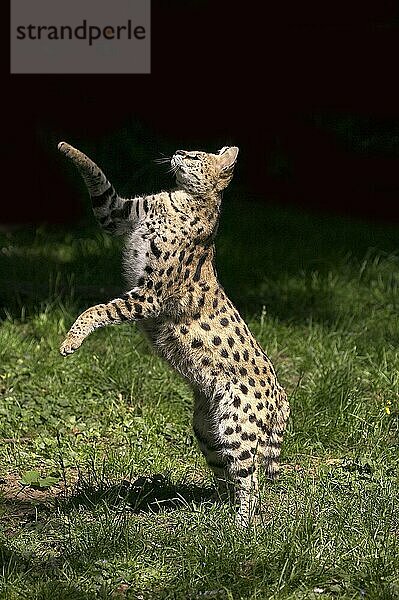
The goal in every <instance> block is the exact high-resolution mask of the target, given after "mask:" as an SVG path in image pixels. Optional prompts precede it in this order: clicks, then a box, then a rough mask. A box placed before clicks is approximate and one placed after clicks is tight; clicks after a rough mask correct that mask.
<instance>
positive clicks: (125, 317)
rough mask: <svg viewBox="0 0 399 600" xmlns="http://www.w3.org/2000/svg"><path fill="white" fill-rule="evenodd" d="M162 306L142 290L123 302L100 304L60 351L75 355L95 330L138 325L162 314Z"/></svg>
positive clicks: (72, 331) (80, 319)
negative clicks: (113, 326) (131, 322)
mask: <svg viewBox="0 0 399 600" xmlns="http://www.w3.org/2000/svg"><path fill="white" fill-rule="evenodd" d="M159 312H160V308H159V302H158V300H157V299H156V298H154V297H153V296H151V295H150V294H149V293H148V290H146V291H144V290H142V289H141V288H135V289H134V290H132V291H131V292H128V293H127V294H125V295H124V296H122V297H121V298H116V299H115V300H111V302H108V303H107V304H97V305H96V306H92V307H91V308H88V309H87V310H85V312H84V313H82V314H81V315H80V316H79V317H78V318H77V319H76V321H75V323H74V324H73V325H72V327H71V329H70V330H69V331H68V333H67V336H66V338H65V340H64V341H63V343H62V344H61V347H60V352H61V354H62V355H63V356H67V355H68V354H72V353H73V352H75V350H77V349H78V348H79V347H80V346H81V345H82V342H83V341H84V339H85V338H86V337H87V336H88V335H90V333H92V332H93V331H94V330H95V329H98V328H99V327H105V326H106V325H118V324H119V323H124V322H126V321H139V320H142V319H147V318H149V317H155V316H157V315H158V314H159Z"/></svg>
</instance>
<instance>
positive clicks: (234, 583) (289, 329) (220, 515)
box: [0, 195, 399, 600]
mask: <svg viewBox="0 0 399 600" xmlns="http://www.w3.org/2000/svg"><path fill="white" fill-rule="evenodd" d="M217 246H218V268H219V273H220V278H221V281H222V283H223V284H224V287H225V288H226V290H227V291H228V293H229V295H230V296H231V297H232V299H233V300H234V301H235V303H236V304H237V305H238V307H239V309H240V310H241V312H242V313H243V314H244V315H245V317H246V318H247V320H248V322H249V324H250V327H251V329H252V331H253V332H254V333H255V335H256V337H257V338H258V339H259V340H260V342H261V343H262V344H263V346H264V348H265V349H266V350H267V352H268V353H269V355H270V356H271V358H272V359H273V362H274V364H275V366H276V368H277V371H278V373H279V378H280V380H281V382H282V383H283V385H284V386H285V387H286V389H287V391H288V394H289V396H290V402H291V407H292V418H291V420H290V424H289V428H288V431H287V434H286V437H285V443H284V450H283V457H282V462H283V468H282V471H281V476H280V478H279V479H278V481H277V482H275V483H274V484H272V485H269V484H267V483H266V482H264V483H263V486H262V507H263V514H262V521H261V522H260V523H259V524H258V525H257V526H256V527H255V528H254V529H251V530H249V531H246V530H244V531H241V530H238V529H237V528H236V527H235V526H234V519H233V515H232V510H231V508H230V507H229V506H227V505H223V504H220V503H216V504H215V503H214V502H213V500H212V498H213V492H214V489H213V484H212V479H211V476H210V473H209V472H208V470H207V468H206V465H205V462H204V460H203V458H202V457H201V455H200V454H199V451H198V449H197V446H196V443H195V441H194V438H193V433H192V430H191V413H192V397H191V393H190V390H189V388H188V387H187V386H186V384H185V383H184V382H183V381H182V380H180V379H179V378H178V377H177V376H176V374H175V373H174V372H172V371H171V370H170V369H169V367H168V366H167V365H166V364H164V363H163V362H162V361H161V360H160V359H159V358H158V357H156V356H154V355H153V354H152V353H151V351H150V350H149V349H148V347H147V346H146V344H145V342H144V341H143V339H142V338H141V336H140V335H139V333H138V332H137V331H136V329H135V327H134V326H119V327H115V328H108V329H107V330H102V331H98V332H96V333H95V334H93V335H92V336H91V337H90V338H89V339H88V340H87V341H86V343H85V344H84V346H83V347H82V348H81V349H80V350H79V351H78V352H77V353H76V355H73V356H72V357H70V358H68V359H64V358H62V357H61V356H60V355H59V354H58V346H59V344H60V342H61V341H62V339H63V335H64V333H65V331H66V330H67V329H68V327H69V326H70V324H71V323H72V321H73V320H74V318H75V317H76V316H77V314H78V313H79V311H80V310H82V309H83V308H85V307H87V306H89V305H91V304H93V303H95V302H98V301H104V300H106V299H109V298H111V297H113V295H114V294H117V293H118V290H120V289H123V282H122V279H121V277H120V274H119V264H120V247H121V245H120V241H119V240H113V239H111V238H109V237H107V236H105V235H103V234H102V233H101V232H99V231H98V230H97V229H94V228H92V227H91V226H90V227H88V228H85V229H83V228H82V229H79V230H75V231H68V232H65V231H60V230H50V229H43V228H42V229H38V230H36V231H33V230H15V231H10V232H6V231H5V232H3V233H1V238H0V248H1V250H0V254H1V262H0V269H1V277H2V280H3V285H2V296H3V298H2V305H3V306H4V307H5V308H4V313H3V316H4V320H3V322H2V324H1V328H0V353H1V361H0V394H1V396H0V465H1V467H0V478H1V482H2V483H1V484H0V490H1V496H0V514H1V538H0V562H1V569H0V574H1V577H2V579H1V586H2V587H1V588H0V589H1V592H0V597H1V598H6V599H10V600H14V599H20V598H23V599H27V600H30V599H38V600H39V599H40V600H46V599H49V600H50V599H51V600H52V599H54V598H57V600H63V599H77V600H80V599H82V600H86V599H87V600H89V599H96V598H135V599H161V598H162V599H180V598H182V599H190V600H191V599H193V600H194V599H198V600H205V599H216V600H219V599H230V600H231V599H239V598H242V599H244V598H245V599H252V600H255V599H259V600H260V599H273V600H289V599H312V600H315V599H317V598H320V599H321V600H326V599H335V598H343V599H348V600H349V599H359V598H366V599H367V600H377V599H378V600H383V599H384V600H385V599H386V600H391V599H394V598H399V553H398V550H399V548H398V546H399V508H398V506H399V491H398V471H399V469H398V456H399V454H398V450H399V448H398V415H399V400H398V399H399V369H398V366H399V360H398V359H399V350H398V348H399V343H398V342H399V319H398V307H399V306H398V305H399V296H398V287H399V254H398V253H397V248H398V247H399V228H394V227H387V226H386V227H382V226H371V225H365V224H362V223H356V222H349V221H345V220H343V219H339V218H327V217H317V216H309V215H303V214H300V213H296V212H295V211H293V210H291V209H290V210H288V209H287V210H283V209H277V208H273V207H270V206H267V205H261V204H258V203H257V202H256V200H254V201H253V202H247V203H242V202H240V201H239V200H238V199H235V198H234V196H233V195H226V199H225V205H224V213H223V216H222V223H221V228H220V234H219V238H218V243H217ZM32 471H33V472H34V473H33V474H32V473H31V472H32ZM39 477H41V479H39ZM48 477H54V479H46V478H48ZM21 478H24V480H25V481H26V482H29V481H31V482H33V484H31V485H25V486H23V485H22V484H21V483H20V481H21ZM29 478H30V479H29ZM34 481H36V485H35V484H34ZM55 482H57V483H55ZM40 484H41V485H40Z"/></svg>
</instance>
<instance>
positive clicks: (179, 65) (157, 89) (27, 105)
mask: <svg viewBox="0 0 399 600" xmlns="http://www.w3.org/2000/svg"><path fill="white" fill-rule="evenodd" d="M152 40H153V41H152V74H151V75H143V76H141V75H130V76H129V75H124V76H120V75H119V76H118V75H114V76H107V75H102V76H94V75H80V76H72V75H71V76H65V75H64V76H61V75H60V76H50V75H46V76H44V75H42V76H40V75H36V76H23V75H8V76H6V80H5V83H6V85H5V87H4V90H7V97H8V102H9V106H7V107H6V109H5V112H4V113H3V126H4V127H5V128H6V136H5V139H6V144H5V145H4V150H5V153H6V158H7V162H6V171H5V173H4V174H3V180H4V181H6V184H7V185H6V189H5V190H3V191H4V196H3V203H2V211H1V221H2V222H3V223H42V222H50V223H66V224H73V223H77V222H79V221H80V220H81V219H82V218H83V217H84V216H85V214H86V208H85V204H84V201H83V198H84V192H83V188H82V187H81V188H79V185H80V184H79V183H78V181H77V177H76V175H72V172H71V171H70V170H69V168H68V166H67V165H65V163H64V161H63V159H62V157H59V156H58V154H57V152H56V150H55V147H56V143H57V142H58V141H59V140H61V139H65V140H67V141H68V142H70V143H71V144H74V145H77V146H79V147H80V148H81V149H82V150H85V151H87V152H88V153H90V154H91V155H92V157H93V158H94V159H95V160H96V161H97V162H98V163H99V164H100V165H101V166H103V167H104V170H105V171H106V172H107V174H109V175H110V177H111V178H112V179H113V181H114V183H115V184H116V187H118V188H119V190H120V191H121V192H127V191H128V190H129V191H130V193H134V192H135V191H138V192H139V191H140V187H142V188H145V187H146V186H148V185H151V187H153V189H157V187H158V186H159V185H160V186H167V185H170V179H168V178H167V176H166V175H165V174H162V173H163V172H162V169H160V167H159V166H157V165H156V164H155V163H154V162H153V160H152V159H154V158H157V157H158V158H159V157H160V156H161V155H162V153H164V154H166V155H170V154H172V153H173V151H174V150H175V149H176V148H178V147H183V148H187V149H190V148H196V147H200V148H202V149H205V150H210V151H213V150H216V149H217V148H218V147H220V146H222V145H226V144H230V143H234V144H236V145H238V146H240V150H241V153H240V161H239V168H238V170H237V174H236V178H235V186H236V189H238V190H242V193H243V195H244V196H245V195H246V194H247V195H248V197H249V198H250V197H253V196H254V195H255V196H256V197H257V198H258V199H259V198H261V199H262V198H263V199H264V201H265V202H269V203H270V202H271V203H278V204H289V205H293V206H296V207H299V208H303V209H306V210H312V211H322V212H325V213H338V214H346V215H353V216H356V217H360V218H362V219H367V220H387V221H398V220H399V97H398V96H399V95H398V90H397V81H398V71H399V69H398V56H399V9H398V4H397V3H396V2H393V1H392V2H390V1H383V0H382V1H379V2H372V3H368V2H367V1H365V2H339V1H337V2H334V3H328V4H327V3H321V2H318V3H316V2H312V3H307V4H305V5H303V4H302V3H284V2H279V3H270V4H269V3H263V2H259V3H254V2H252V3H241V2H240V3H238V2H237V3H234V2H226V1H224V0H208V1H206V0H203V1H200V0H198V1H193V2H189V1H187V0H186V1H184V2H183V1H180V2H178V1H172V2H161V1H160V0H159V1H158V0H153V2H152ZM8 188H9V189H8ZM147 191H151V190H148V188H147Z"/></svg>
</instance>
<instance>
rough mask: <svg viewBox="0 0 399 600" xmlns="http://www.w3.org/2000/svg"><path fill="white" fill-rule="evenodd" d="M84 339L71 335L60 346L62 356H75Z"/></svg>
mask: <svg viewBox="0 0 399 600" xmlns="http://www.w3.org/2000/svg"><path fill="white" fill-rule="evenodd" d="M83 339H84V338H81V337H78V336H76V335H73V334H71V333H69V334H68V335H67V337H66V338H65V340H64V341H63V342H62V344H61V346H60V352H61V354H62V356H68V354H73V353H74V352H75V350H77V349H78V348H79V347H80V346H81V345H82V342H83Z"/></svg>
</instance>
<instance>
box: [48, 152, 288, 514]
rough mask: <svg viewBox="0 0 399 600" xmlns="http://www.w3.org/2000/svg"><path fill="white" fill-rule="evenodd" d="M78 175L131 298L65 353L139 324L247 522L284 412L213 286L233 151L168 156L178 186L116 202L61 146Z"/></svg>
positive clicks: (81, 331)
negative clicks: (120, 246) (181, 382)
mask: <svg viewBox="0 0 399 600" xmlns="http://www.w3.org/2000/svg"><path fill="white" fill-rule="evenodd" d="M59 149H60V150H61V152H63V153H64V154H65V155H66V156H67V157H68V158H69V159H70V160H71V161H72V162H73V163H74V164H75V165H76V167H77V168H78V169H79V171H80V173H81V174H82V176H83V178H84V180H85V182H86V185H87V187H88V190H89V192H90V195H91V199H92V204H93V210H94V213H95V216H96V217H97V219H98V221H99V223H100V224H101V225H102V227H103V228H104V229H105V230H106V231H109V232H111V233H115V234H125V235H126V247H125V253H124V260H123V263H124V270H125V274H126V277H127V280H128V283H129V291H128V292H127V293H125V294H124V295H122V296H121V297H120V298H116V299H114V300H111V301H110V302H107V303H106V304H98V305H97V306H93V307H91V308H89V309H87V310H86V311H85V312H84V313H83V314H81V315H80V316H79V317H78V319H77V320H76V321H75V323H74V324H73V325H72V327H71V329H70V330H69V332H68V334H67V337H66V339H65V341H64V342H63V344H62V346H61V349H60V350H61V354H63V355H67V354H71V353H72V352H74V351H75V350H76V349H77V348H79V346H80V345H81V344H82V342H83V340H84V339H85V338H86V337H87V336H88V335H89V334H90V333H91V332H92V331H94V330H95V329H97V328H99V327H104V326H106V325H109V324H117V323H123V322H126V321H129V322H130V321H137V322H139V323H140V327H141V328H142V330H143V331H144V332H145V333H146V335H147V336H148V338H149V339H150V341H151V342H152V344H153V346H154V348H155V349H156V350H157V351H158V352H159V354H160V355H161V356H163V357H164V358H165V359H166V360H167V361H168V362H169V363H170V364H171V365H172V366H173V367H174V368H175V369H176V370H177V371H178V372H179V373H180V374H181V375H183V377H185V378H186V379H187V380H188V381H189V382H190V384H191V386H192V388H193V390H194V398H195V403H194V419H193V425H194V432H195V435H196V437H197V440H198V443H199V447H200V449H201V451H202V452H203V454H204V455H205V458H206V460H207V462H208V465H209V466H210V467H211V469H212V470H213V472H214V473H215V475H216V478H217V480H218V481H219V482H220V483H221V484H222V483H223V482H224V483H225V482H228V483H232V484H233V486H234V489H235V496H236V499H237V501H238V513H237V515H238V516H237V518H238V521H239V522H240V523H243V524H245V523H248V522H250V520H251V518H252V516H253V514H254V511H255V508H256V505H257V497H258V466H259V464H260V463H263V464H264V465H265V467H266V470H267V473H268V475H269V476H270V477H274V476H275V474H276V473H277V469H278V459H279V455H280V448H281V443H282V438H283V433H284V430H285V427H286V422H287V418H288V415H289V405H288V402H287V399H286V395H285V393H284V390H283V389H282V387H281V386H280V385H279V383H278V381H277V377H276V373H275V371H274V368H273V366H272V364H271V362H270V360H269V358H268V357H267V356H266V354H265V353H264V351H263V350H262V348H261V347H260V346H259V344H258V343H257V341H256V340H255V339H254V337H253V336H252V334H251V332H250V331H249V329H248V327H247V325H246V324H245V322H244V321H243V319H242V318H241V316H240V314H239V313H238V311H237V309H236V308H235V307H234V305H233V304H232V302H231V301H230V300H229V298H228V297H227V296H226V294H225V292H224V290H223V288H222V287H221V285H220V284H219V282H218V279H217V275H216V271H215V266H214V257H215V248H214V238H215V234H216V230H217V226H218V221H219V213H220V203H221V193H222V191H223V190H224V189H225V188H226V187H227V185H228V184H229V182H230V180H231V178H232V176H233V169H234V165H235V162H236V159H237V154H238V148H235V147H225V148H222V150H220V151H219V153H218V154H208V153H205V152H186V151H182V150H178V151H177V152H176V153H175V154H174V156H173V157H172V159H171V166H172V169H173V170H174V171H175V173H176V181H177V188H176V189H174V190H173V191H170V192H160V193H158V194H154V195H149V196H138V197H135V198H131V199H124V198H121V197H120V196H119V195H118V194H117V193H116V191H115V189H114V188H113V186H112V185H111V184H110V183H109V181H108V180H107V178H106V177H105V175H104V174H103V172H102V171H101V170H100V169H99V168H98V167H97V166H96V165H95V164H94V163H93V162H92V161H91V160H90V159H89V158H88V157H87V156H85V155H84V154H82V153H81V152H80V151H78V150H76V149H74V148H72V147H71V146H69V145H68V144H66V143H64V142H62V143H61V144H60V145H59Z"/></svg>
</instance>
